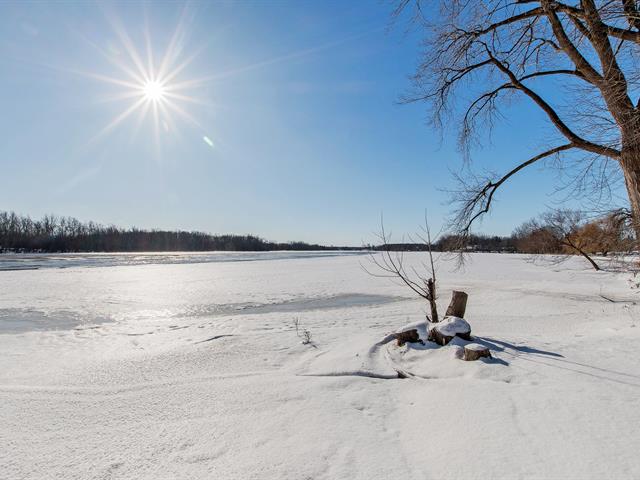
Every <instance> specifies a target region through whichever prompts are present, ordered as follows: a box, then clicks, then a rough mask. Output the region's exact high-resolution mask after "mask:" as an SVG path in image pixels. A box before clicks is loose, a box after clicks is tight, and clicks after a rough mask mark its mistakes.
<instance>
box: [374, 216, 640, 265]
mask: <svg viewBox="0 0 640 480" xmlns="http://www.w3.org/2000/svg"><path fill="white" fill-rule="evenodd" d="M634 242H635V233H634V230H633V228H632V222H631V217H630V214H629V212H628V211H626V210H616V211H612V212H608V213H607V214H604V215H601V216H597V217H595V218H590V217H587V216H585V215H584V214H583V213H581V212H579V211H574V210H552V211H549V212H546V213H543V214H542V215H540V216H539V217H537V218H533V219H531V220H529V221H527V222H524V223H523V224H522V225H520V226H519V227H518V228H516V229H515V230H514V231H513V233H512V234H511V235H509V236H499V235H477V234H469V235H464V236H461V235H456V234H449V235H443V236H441V237H440V238H438V239H437V240H436V241H434V242H433V244H432V249H433V250H434V251H439V252H450V251H459V250H460V249H461V248H464V249H465V250H466V251H470V252H502V253H530V254H573V255H583V256H584V257H586V258H587V259H589V261H590V262H593V260H592V259H591V258H590V257H591V255H594V254H600V255H605V256H606V255H608V254H610V253H613V252H617V253H625V252H630V251H631V250H633V249H634V245H635V243H634ZM461 246H464V247H461ZM368 248H371V249H373V250H387V249H388V250H391V251H427V250H428V249H429V247H428V244H426V243H387V244H384V245H380V246H369V247H368ZM592 264H593V263H592ZM594 267H595V265H594Z"/></svg>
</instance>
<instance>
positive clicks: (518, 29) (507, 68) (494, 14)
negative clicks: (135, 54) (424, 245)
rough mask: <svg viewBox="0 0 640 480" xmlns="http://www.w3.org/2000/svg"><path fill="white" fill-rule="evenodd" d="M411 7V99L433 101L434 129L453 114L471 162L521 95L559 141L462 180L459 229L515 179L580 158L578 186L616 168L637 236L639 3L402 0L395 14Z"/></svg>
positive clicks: (639, 204)
mask: <svg viewBox="0 0 640 480" xmlns="http://www.w3.org/2000/svg"><path fill="white" fill-rule="evenodd" d="M410 4H415V10H414V11H415V19H416V20H417V22H418V23H419V25H421V26H422V27H424V28H425V29H426V30H427V35H426V46H425V49H424V59H423V61H422V63H421V65H420V66H419V68H418V72H417V74H416V75H415V86H416V92H415V94H414V95H412V96H410V97H409V98H408V99H407V100H408V101H426V102H428V104H429V105H430V107H431V110H432V112H433V114H434V115H433V120H434V123H435V124H436V125H437V126H440V127H442V125H443V124H444V122H445V121H447V120H449V119H450V118H451V117H453V118H454V121H456V122H457V125H458V127H459V140H460V146H461V148H462V150H463V152H464V153H465V155H466V156H467V157H468V154H469V149H470V147H471V146H472V145H473V143H474V142H476V141H477V140H478V138H479V135H480V132H481V130H483V128H485V127H487V128H489V129H490V128H491V126H492V125H493V122H494V120H495V119H496V117H497V115H499V114H500V109H499V107H501V106H503V105H505V104H508V102H509V101H510V100H512V99H514V98H516V97H517V96H521V97H523V98H525V99H528V100H529V101H531V102H532V104H533V105H535V106H536V107H537V108H538V109H539V110H540V111H541V112H542V113H543V114H544V116H545V117H546V118H547V120H548V124H549V126H550V127H551V130H552V132H553V133H554V135H553V136H554V137H555V138H556V140H555V141H557V143H555V144H551V145H548V146H547V147H545V148H542V149H541V151H540V152H538V153H537V154H536V155H534V156H532V157H531V158H529V159H524V160H523V159H516V161H515V164H514V166H513V167H512V168H511V169H509V170H508V171H507V172H506V173H504V174H502V175H497V176H493V175H485V176H480V177H474V178H469V176H465V177H462V178H460V179H459V180H460V181H461V188H460V189H459V190H458V191H457V192H456V197H457V199H458V201H459V208H458V209H457V215H456V216H455V218H454V224H455V225H456V229H457V230H458V232H459V233H462V234H468V233H469V231H470V229H471V226H472V225H473V223H474V222H475V221H476V220H477V219H478V218H480V217H481V216H482V215H483V214H485V213H487V212H488V211H489V210H490V208H491V205H492V201H493V198H494V195H495V193H496V191H497V190H498V189H499V188H500V187H501V186H502V185H503V184H504V183H505V182H507V181H508V180H510V179H511V178H512V177H513V176H514V175H516V174H518V173H520V172H521V171H522V170H524V169H526V168H527V167H529V166H531V165H533V164H536V163H538V162H540V161H543V160H545V159H549V158H557V159H558V161H559V162H561V163H562V162H572V161H574V160H575V158H576V156H575V154H574V152H580V153H582V154H583V155H581V156H580V158H582V161H581V165H582V171H581V172H579V173H578V174H577V177H578V179H580V178H586V177H587V172H588V171H590V170H591V169H593V168H595V167H594V165H597V164H607V165H609V164H614V165H616V166H617V168H618V171H619V172H621V174H622V176H623V177H624V181H625V185H626V191H627V195H628V200H629V205H630V207H631V212H632V219H633V227H634V231H635V234H636V239H640V100H639V99H638V93H639V90H640V69H639V68H638V66H639V65H640V63H639V58H638V56H639V55H640V2H638V1H637V0H601V1H596V0H579V1H570V0H567V1H565V2H561V1H553V0H440V1H438V0H400V3H399V5H398V9H397V12H396V13H398V14H400V13H401V12H403V11H406V10H407V9H408V8H407V7H408V5H410ZM438 7H439V10H440V13H439V14H437V13H434V14H433V15H432V13H433V12H437V10H438ZM563 104H564V107H563ZM524 128H527V127H526V126H525V127H524ZM569 153H571V155H567V154H569Z"/></svg>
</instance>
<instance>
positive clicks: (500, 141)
mask: <svg viewBox="0 0 640 480" xmlns="http://www.w3.org/2000/svg"><path fill="white" fill-rule="evenodd" d="M0 10H1V11H2V15H0V105H1V106H2V111H3V115H2V116H1V117H0V131H2V142H1V143H0V171H2V172H3V176H2V178H3V181H2V188H1V189H0V209H2V210H15V211H16V212H20V213H23V214H29V215H31V216H34V217H39V216H41V215H43V214H45V213H55V214H59V215H70V216H75V217H78V218H80V219H82V220H94V221H97V222H100V223H105V224H116V225H119V226H133V225H135V226H138V227H144V228H152V227H157V228H167V229H187V230H203V231H208V232H212V233H255V234H258V235H260V236H263V237H265V238H268V239H272V240H279V241H288V240H304V241H310V242H321V243H326V244H349V245H359V244H360V243H361V242H362V241H364V242H367V241H371V240H372V235H371V233H372V231H374V230H376V228H377V225H378V222H379V218H380V214H381V212H384V217H385V222H386V223H387V224H388V227H389V228H390V229H391V230H392V231H393V232H394V234H395V235H396V237H399V236H400V235H401V234H402V233H412V232H415V231H416V229H417V226H418V225H419V224H420V223H421V220H422V218H423V214H424V210H425V208H426V209H428V212H429V217H430V220H431V223H432V228H434V229H435V230H437V229H439V228H440V225H441V224H442V222H443V221H444V219H445V217H446V215H447V214H448V212H449V211H450V209H451V207H450V205H449V195H448V194H447V193H446V192H445V191H443V190H446V189H448V188H451V187H452V186H453V184H452V177H451V171H457V170H459V169H460V168H461V166H462V160H461V156H460V155H459V153H458V152H457V151H456V148H455V134H454V133H453V132H452V133H451V135H449V134H448V133H447V132H445V135H444V138H443V141H442V142H441V141H440V134H439V133H438V132H435V131H433V130H432V129H431V128H430V127H428V126H427V123H426V118H427V112H426V109H425V106H424V105H420V104H411V105H401V104H399V103H398V99H399V98H400V96H401V95H402V94H403V93H406V92H407V91H408V89H409V88H410V81H409V79H408V77H409V76H410V75H411V74H412V73H413V72H414V70H415V67H416V64H417V61H418V56H419V41H420V39H419V36H418V35H417V34H416V33H415V32H407V31H406V28H405V27H406V25H398V26H395V27H394V26H393V25H391V22H390V13H391V6H390V5H389V4H388V3H386V2H376V1H363V2H357V1H352V2H342V1H340V2H338V1H336V2H311V1H301V2H300V1H295V2H276V1H274V2H266V1H259V2H249V1H244V2H210V3H194V4H188V5H185V4H178V3H168V2H167V3H164V2H163V3H154V4H151V3H149V4H144V3H140V4H135V3H133V2H122V3H108V4H104V3H102V4H92V3H79V2H73V3H66V4H65V3H60V2H56V3H52V4H46V3H43V2H34V3H26V2H15V3H3V4H2V6H0ZM178 26H180V30H179V31H180V32H181V33H182V35H181V36H179V37H178V40H179V41H178V42H177V45H178V46H179V47H180V48H179V49H176V50H174V51H177V52H178V54H177V55H176V60H175V62H174V63H173V67H175V66H177V65H180V64H181V62H182V61H184V60H186V59H187V58H190V57H192V56H193V55H194V54H195V56H194V57H193V59H192V60H191V62H190V63H188V65H186V66H185V67H184V69H182V70H180V71H179V72H178V73H177V75H176V76H175V78H174V79H173V80H172V81H173V82H174V83H184V82H192V83H193V86H192V88H189V89H185V90H184V95H188V96H189V97H190V98H192V100H193V101H184V100H183V99H180V100H177V99H175V100H174V102H175V104H177V105H178V106H179V108H180V109H181V110H182V111H183V112H184V113H185V115H180V114H178V113H176V112H173V113H172V114H170V115H168V116H167V117H166V118H165V120H166V123H167V125H166V126H165V125H164V123H165V120H161V121H160V123H159V129H158V132H159V133H156V127H155V123H154V119H153V115H152V114H151V113H150V112H149V113H147V115H144V116H142V115H140V114H139V113H140V112H138V111H136V112H134V113H133V114H132V115H131V116H129V117H127V118H125V119H124V120H123V121H122V122H120V123H118V124H117V125H115V126H114V127H113V128H112V129H110V130H108V131H106V132H104V128H105V126H107V125H109V124H110V123H111V122H113V120H114V119H115V118H116V117H118V115H120V114H121V113H122V112H123V111H125V110H126V109H127V108H129V107H130V106H131V105H132V104H133V103H134V102H135V101H136V100H137V98H138V97H131V98H125V99H123V98H119V99H114V98H116V97H121V96H122V95H123V94H126V93H127V92H129V91H131V88H130V87H128V86H124V85H120V84H116V83H110V82H107V81H104V78H106V77H109V78H112V79H121V80H127V73H126V72H124V70H122V69H121V68H120V67H118V66H117V65H118V64H120V65H126V66H127V67H126V68H129V69H133V70H135V68H136V67H135V64H134V62H133V60H132V59H131V58H130V57H129V56H128V54H127V51H128V49H129V50H130V49H131V47H133V48H134V49H135V50H136V51H137V53H138V55H139V57H140V58H141V60H142V63H144V64H145V65H146V64H147V56H148V55H147V48H146V44H147V43H146V42H147V40H146V35H145V31H148V32H149V38H150V46H151V48H150V51H151V52H152V53H153V58H154V65H156V68H157V65H158V64H159V63H160V62H159V60H160V58H161V57H162V55H163V54H164V52H165V51H166V49H167V46H168V45H169V43H170V41H171V38H172V35H173V33H174V32H175V31H176V28H178ZM118 32H127V35H128V36H129V38H130V41H131V42H130V44H129V45H127V44H126V43H127V42H126V41H123V37H122V36H119V35H118ZM169 70H170V69H169ZM203 78H206V79H207V80H205V81H202V82H200V83H196V82H194V80H196V79H203ZM134 93H135V92H134ZM187 117H188V118H187ZM543 124H544V122H543V121H542V118H541V116H540V114H539V113H538V112H536V111H535V109H534V108H533V107H531V106H530V105H528V104H527V103H526V101H523V102H520V103H517V104H515V106H514V107H512V108H511V110H510V115H509V120H508V121H506V122H505V123H504V124H502V125H499V126H498V128H497V129H496V130H495V132H494V135H493V142H491V143H487V144H486V145H485V147H484V148H483V149H481V150H478V151H476V152H474V162H475V166H476V167H478V168H486V169H489V170H496V171H505V170H507V169H509V168H510V167H511V166H513V165H515V164H516V163H517V162H518V161H522V160H524V159H526V158H527V157H528V156H530V155H531V154H532V153H533V152H535V150H534V149H535V147H537V146H539V145H540V143H539V142H540V141H541V138H542V139H544V137H541V136H536V135H534V136H533V137H532V136H531V132H532V131H533V132H536V131H537V130H538V128H537V127H538V126H540V128H542V126H543ZM523 125H526V126H527V131H528V132H529V134H527V133H526V132H525V129H523V128H521V127H522V126H523ZM101 132H102V133H101ZM205 136H206V137H207V138H208V139H210V140H211V143H212V144H213V145H210V144H209V143H207V141H205V140H204V137H205ZM554 175H555V173H553V172H545V171H542V170H541V169H532V170H530V171H528V172H527V173H526V174H525V175H523V176H521V177H518V178H516V179H515V180H514V181H513V182H512V183H510V184H509V185H507V186H506V187H505V188H504V189H503V190H501V192H500V194H499V197H498V202H497V203H496V205H495V209H494V211H493V213H492V214H491V216H488V217H487V218H486V219H485V220H484V221H483V223H482V225H481V226H480V228H479V231H483V232H490V233H497V234H508V233H510V232H511V231H512V229H513V227H514V226H516V225H518V224H519V223H521V222H522V221H524V220H526V219H528V218H529V217H531V216H533V215H536V214H537V213H539V212H540V211H541V210H543V209H544V207H545V205H549V204H552V202H553V199H552V198H550V197H549V194H550V193H551V192H552V191H553V185H554Z"/></svg>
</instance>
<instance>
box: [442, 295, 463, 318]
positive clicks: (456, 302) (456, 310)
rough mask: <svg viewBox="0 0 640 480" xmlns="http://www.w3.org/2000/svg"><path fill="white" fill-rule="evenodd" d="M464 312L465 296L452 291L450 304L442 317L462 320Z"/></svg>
mask: <svg viewBox="0 0 640 480" xmlns="http://www.w3.org/2000/svg"><path fill="white" fill-rule="evenodd" d="M466 310H467V294H466V293H464V292H458V291H456V290H454V291H453V292H452V294H451V303H449V308H447V313H445V315H444V316H445V317H460V318H464V312H465V311H466Z"/></svg>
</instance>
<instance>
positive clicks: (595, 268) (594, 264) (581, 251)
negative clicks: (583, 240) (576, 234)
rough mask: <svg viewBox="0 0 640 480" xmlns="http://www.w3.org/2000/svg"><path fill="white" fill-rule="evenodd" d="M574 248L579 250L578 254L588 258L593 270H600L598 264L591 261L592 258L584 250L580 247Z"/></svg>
mask: <svg viewBox="0 0 640 480" xmlns="http://www.w3.org/2000/svg"><path fill="white" fill-rule="evenodd" d="M576 250H578V252H580V255H582V256H583V257H584V258H586V259H587V260H589V263H590V264H591V266H592V267H593V268H594V270H596V271H600V266H599V265H598V264H597V263H596V262H594V261H593V258H591V256H590V255H589V254H588V253H586V252H585V251H584V250H582V249H581V248H576Z"/></svg>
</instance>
